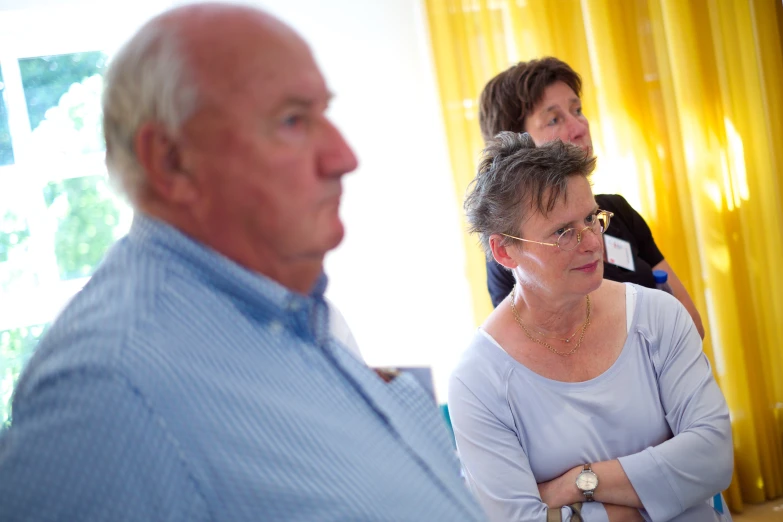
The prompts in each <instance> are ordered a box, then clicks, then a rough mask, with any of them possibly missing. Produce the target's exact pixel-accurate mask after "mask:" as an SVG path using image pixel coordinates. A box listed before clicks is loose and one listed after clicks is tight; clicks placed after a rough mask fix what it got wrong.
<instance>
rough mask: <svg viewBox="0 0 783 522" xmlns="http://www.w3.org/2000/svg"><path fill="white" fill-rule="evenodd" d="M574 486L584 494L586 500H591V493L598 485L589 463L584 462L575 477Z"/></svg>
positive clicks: (596, 476)
mask: <svg viewBox="0 0 783 522" xmlns="http://www.w3.org/2000/svg"><path fill="white" fill-rule="evenodd" d="M576 487H577V488H579V491H581V492H582V494H583V495H584V496H585V501H586V502H592V501H593V493H595V488H597V487H598V475H596V474H595V472H594V471H593V468H592V466H591V465H590V464H585V467H584V469H582V471H581V473H579V476H578V477H576Z"/></svg>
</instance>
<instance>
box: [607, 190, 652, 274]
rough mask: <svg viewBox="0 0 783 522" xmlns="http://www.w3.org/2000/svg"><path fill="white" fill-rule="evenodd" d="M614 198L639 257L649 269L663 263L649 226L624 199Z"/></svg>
mask: <svg viewBox="0 0 783 522" xmlns="http://www.w3.org/2000/svg"><path fill="white" fill-rule="evenodd" d="M616 198H617V201H616V204H617V207H618V209H621V211H622V212H623V214H624V215H625V216H626V221H627V223H628V224H629V228H630V229H631V233H632V234H633V236H634V239H635V240H636V246H637V247H638V248H639V257H640V258H642V259H643V260H645V261H646V262H647V264H649V265H650V266H651V267H652V266H655V265H657V264H658V263H660V262H661V261H663V259H664V257H663V254H662V253H661V251H660V249H658V245H656V244H655V239H653V235H652V230H650V226H649V225H648V224H647V222H646V221H645V220H644V218H643V217H642V215H641V214H639V213H638V212H637V211H636V209H634V208H633V207H632V206H631V205H630V204H629V203H628V201H627V200H626V199H625V198H624V197H622V196H620V195H617V196H616Z"/></svg>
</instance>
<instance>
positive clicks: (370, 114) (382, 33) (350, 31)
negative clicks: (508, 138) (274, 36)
mask: <svg viewBox="0 0 783 522" xmlns="http://www.w3.org/2000/svg"><path fill="white" fill-rule="evenodd" d="M261 4H262V5H263V6H264V7H265V8H267V9H268V10H269V11H271V12H273V13H275V14H277V15H278V16H280V17H281V18H283V19H284V20H286V21H287V22H288V23H290V24H291V25H292V26H294V27H295V28H296V29H297V30H299V31H300V32H301V33H302V34H303V35H304V37H305V39H306V40H308V41H309V42H310V44H311V45H312V47H313V49H314V50H315V53H316V58H317V59H318V61H319V63H320V65H321V67H322V69H323V71H324V74H325V75H326V78H327V81H328V82H329V84H330V87H331V89H332V90H333V91H334V92H335V93H336V99H335V102H334V104H333V112H332V116H333V118H334V120H335V121H336V123H337V125H338V126H339V127H340V129H341V130H342V131H343V132H344V134H345V135H346V138H347V139H348V141H349V143H351V144H352V146H353V147H354V149H355V150H356V152H357V154H358V156H359V161H360V167H359V169H358V171H357V172H356V173H354V174H352V175H350V176H348V177H347V178H346V182H345V196H344V199H343V212H342V215H343V218H344V220H345V223H346V228H347V234H346V239H345V241H344V242H343V244H342V245H341V246H340V247H339V248H338V249H337V250H336V251H335V252H334V253H333V254H331V255H330V256H329V258H328V259H327V273H328V274H329V276H330V288H329V291H328V295H329V297H330V298H331V299H332V300H333V301H334V302H335V303H336V304H337V305H338V307H339V308H340V309H341V310H342V312H343V314H344V315H345V317H346V319H347V320H348V323H349V324H350V326H351V328H352V330H353V332H354V335H355V336H356V338H357V341H358V342H359V346H360V347H361V349H362V352H363V353H364V355H365V357H366V359H367V361H368V362H369V363H370V364H373V365H403V364H407V365H417V364H422V365H432V366H433V367H434V369H435V378H436V387H437V388H438V390H439V393H440V395H441V398H442V399H444V400H445V384H446V379H447V377H448V373H449V371H450V368H451V367H452V365H453V364H454V363H455V362H456V358H457V357H458V355H459V353H460V352H461V351H462V350H463V349H464V347H465V346H466V344H467V342H468V340H469V339H470V336H471V335H472V334H473V330H474V325H473V319H472V315H471V307H470V298H469V290H468V285H467V280H466V278H465V266H464V255H463V250H462V244H461V238H460V228H459V227H460V224H459V214H458V212H460V208H459V207H458V206H457V205H456V198H455V188H454V185H453V182H452V178H451V172H450V165H449V160H448V155H447V154H448V152H447V148H446V142H445V136H444V131H443V122H442V119H441V113H440V105H439V101H438V97H437V88H436V84H435V79H434V73H433V68H432V64H431V61H430V51H429V43H428V41H427V34H426V23H425V20H424V13H423V12H422V11H423V8H422V7H421V5H420V2H419V1H418V0H382V1H358V0H332V1H330V2H323V1H319V0H287V1H279V2H276V1H266V2H261Z"/></svg>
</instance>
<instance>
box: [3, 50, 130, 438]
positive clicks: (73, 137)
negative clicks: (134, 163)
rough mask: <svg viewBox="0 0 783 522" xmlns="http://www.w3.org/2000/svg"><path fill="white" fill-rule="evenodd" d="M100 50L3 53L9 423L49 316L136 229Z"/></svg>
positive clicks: (5, 406)
mask: <svg viewBox="0 0 783 522" xmlns="http://www.w3.org/2000/svg"><path fill="white" fill-rule="evenodd" d="M106 63H107V55H106V54H105V53H104V52H101V51H89V52H77V53H69V54H60V55H52V56H34V57H14V59H6V58H5V57H4V58H3V59H2V60H0V72H2V75H3V76H2V78H3V79H2V91H0V92H2V94H3V104H2V105H0V209H3V212H2V214H0V303H2V304H0V424H2V423H7V422H8V421H9V415H10V411H9V406H10V398H11V393H12V390H13V388H14V385H15V382H16V380H17V379H18V376H19V372H20V370H21V368H22V367H23V365H24V364H25V363H26V362H27V360H28V359H29V358H30V356H31V354H32V352H33V350H34V348H35V346H36V344H37V341H38V339H39V338H40V336H41V334H42V333H43V331H44V330H45V329H46V326H47V324H48V322H49V321H51V319H52V318H53V317H54V316H55V315H56V313H57V311H58V310H59V309H60V308H61V307H62V306H63V305H64V303H65V302H67V300H68V299H70V297H71V296H72V295H73V294H74V293H75V292H76V291H78V290H79V288H81V287H82V286H83V285H84V283H85V282H86V281H87V278H89V277H90V275H92V273H93V271H94V270H95V267H96V266H97V265H98V263H99V262H100V260H101V258H102V257H103V255H104V253H105V252H106V250H107V249H108V247H109V246H110V245H111V244H112V243H113V242H114V241H115V240H116V239H117V238H118V237H120V236H121V235H123V234H124V233H125V232H126V231H127V229H128V226H129V222H130V219H131V211H130V209H129V208H128V207H127V206H126V205H125V204H124V203H123V202H121V201H120V200H118V198H117V197H116V196H115V195H114V194H113V193H112V191H111V190H110V189H109V186H108V182H107V177H106V171H105V166H104V164H103V154H104V151H103V147H104V145H103V140H102V137H101V126H100V125H101V105H100V98H101V90H102V85H103V80H102V74H103V71H104V69H105V67H106Z"/></svg>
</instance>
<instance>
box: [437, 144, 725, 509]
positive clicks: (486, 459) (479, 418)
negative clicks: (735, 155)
mask: <svg viewBox="0 0 783 522" xmlns="http://www.w3.org/2000/svg"><path fill="white" fill-rule="evenodd" d="M594 168H595V158H594V157H593V156H592V155H591V154H590V152H589V151H588V150H586V149H585V148H583V147H579V146H577V145H574V144H570V143H564V142H563V141H561V140H554V141H549V142H546V143H543V144H541V145H540V146H539V145H537V144H536V141H535V139H534V138H533V137H532V136H531V135H530V134H518V133H515V132H501V133H499V134H498V135H497V136H496V137H495V138H494V139H491V140H490V141H489V142H488V144H487V147H486V149H485V150H484V153H483V156H482V159H481V162H480V165H479V168H478V172H477V174H476V177H475V179H474V180H473V182H472V183H471V185H470V188H469V190H468V195H467V197H466V199H465V211H466V214H467V219H468V223H469V225H470V230H471V232H473V233H475V234H477V235H478V237H479V239H480V242H481V245H482V246H483V248H484V250H485V251H486V252H487V254H488V255H490V256H492V257H493V258H494V259H495V261H497V262H498V263H499V264H501V265H503V267H505V269H507V270H509V271H510V273H511V274H512V276H513V278H514V281H515V284H514V287H513V290H512V292H511V293H510V294H509V295H508V296H507V297H506V298H505V299H504V300H503V301H502V302H501V303H500V304H499V305H498V306H497V308H495V310H494V311H493V312H492V313H491V314H490V315H489V317H488V318H487V319H486V320H485V321H484V323H483V324H482V326H481V327H480V328H479V330H478V332H477V333H476V335H475V336H474V338H473V340H472V341H471V343H470V345H469V346H468V349H467V350H466V352H465V353H464V354H463V356H462V358H461V360H460V361H459V363H458V364H457V366H456V368H455V370H454V372H453V373H452V375H451V379H450V381H449V402H448V404H449V413H450V416H451V422H452V426H453V428H454V434H455V438H456V443H457V449H458V451H459V455H460V458H461V460H462V463H463V465H464V467H465V476H466V477H467V480H468V483H469V485H470V488H471V490H472V491H473V493H474V494H475V495H476V497H477V498H478V499H479V502H480V503H481V505H482V506H483V507H484V509H485V510H486V512H487V514H488V515H489V518H490V520H492V521H494V522H512V521H513V522H545V521H551V520H557V521H561V520H562V521H568V520H572V521H573V520H577V519H578V518H581V519H582V520H584V521H585V522H593V521H606V520H609V521H611V522H617V521H641V520H648V521H650V520H652V521H656V522H658V521H660V522H663V521H668V520H676V521H681V522H696V521H698V522H721V521H722V522H725V521H726V520H730V516H729V515H728V513H724V514H721V513H719V509H720V506H722V505H724V504H723V503H722V498H721V497H717V498H719V499H720V500H721V502H715V500H714V499H715V498H716V495H720V492H721V491H723V490H724V489H725V488H726V487H728V485H729V482H730V481H731V477H732V470H733V464H734V459H733V446H732V434H731V423H730V420H729V411H728V407H727V405H726V401H725V399H724V397H723V395H722V393H721V391H720V389H719V388H718V385H717V383H716V382H715V379H714V378H713V375H712V370H711V368H710V363H709V361H708V360H707V357H706V356H705V355H704V353H703V351H702V346H701V338H700V337H699V334H698V332H697V331H696V328H695V326H694V324H693V321H692V320H691V318H690V317H689V315H688V312H687V310H686V309H685V307H684V306H683V305H682V304H681V303H680V302H679V301H677V300H676V299H675V298H674V297H672V296H671V295H669V294H667V293H666V292H661V291H658V290H652V289H648V288H645V287H643V286H640V285H636V284H633V283H618V282H614V281H610V280H607V279H604V277H603V267H604V264H605V263H604V260H603V235H604V233H605V232H606V231H607V230H611V227H612V220H613V219H614V217H613V214H612V212H609V211H607V210H606V209H603V208H601V207H600V206H599V205H598V203H597V201H596V199H595V198H594V197H593V193H592V188H591V185H590V182H589V176H590V174H591V172H592V171H593V169H594Z"/></svg>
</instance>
